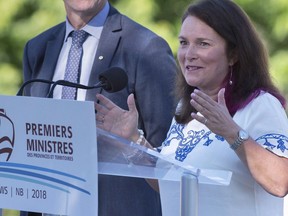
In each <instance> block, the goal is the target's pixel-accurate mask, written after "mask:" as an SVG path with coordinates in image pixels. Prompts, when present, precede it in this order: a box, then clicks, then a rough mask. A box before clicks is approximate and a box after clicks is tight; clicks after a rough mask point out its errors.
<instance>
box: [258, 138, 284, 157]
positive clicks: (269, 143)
mask: <svg viewBox="0 0 288 216" xmlns="http://www.w3.org/2000/svg"><path fill="white" fill-rule="evenodd" d="M261 140H262V142H261ZM255 141H256V142H258V141H260V143H263V146H266V147H267V148H268V149H270V150H273V149H274V148H276V149H280V151H281V152H283V153H284V152H285V151H287V150H288V148H287V147H286V145H285V143H288V137H287V136H284V135H282V134H275V133H271V134H265V135H263V136H260V137H259V138H257V139H256V140H255Z"/></svg>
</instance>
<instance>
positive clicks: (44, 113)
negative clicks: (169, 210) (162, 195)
mask: <svg viewBox="0 0 288 216" xmlns="http://www.w3.org/2000/svg"><path fill="white" fill-rule="evenodd" d="M0 101H1V104H2V105H1V107H0V121H1V125H0V126H1V130H0V134H1V137H5V138H4V139H2V140H1V143H0V144H1V145H2V146H3V145H4V144H5V145H6V146H5V147H3V148H2V147H1V146H0V147H1V148H2V150H3V149H4V150H3V151H4V154H3V152H2V153H1V154H0V156H1V157H0V159H1V158H2V159H1V160H0V176H1V191H2V192H1V193H0V215H1V208H4V209H5V208H7V209H16V210H22V211H36V212H48V213H52V214H60V215H63V214H64V215H65V214H66V215H69V216H74V215H79V212H81V214H82V213H83V211H82V209H85V210H90V211H91V212H88V213H85V212H84V215H85V214H86V215H97V203H98V202H97V193H98V192H97V184H96V183H97V181H98V179H97V174H104V175H114V176H126V177H136V178H145V179H158V180H167V181H177V182H181V189H182V190H181V212H179V214H180V215H181V216H188V215H189V216H196V215H197V213H198V185H199V184H213V185H219V186H220V185H221V186H223V185H224V186H225V185H229V183H230V180H231V176H232V173H231V172H229V171H225V170H206V169H198V168H195V167H193V166H191V165H190V164H186V163H183V162H179V161H177V160H174V159H173V158H169V157H165V156H163V155H161V154H160V153H158V152H157V151H155V150H152V149H148V148H146V147H144V146H141V145H138V144H136V143H133V142H130V141H129V140H126V139H124V138H122V137H119V136H117V135H114V134H112V133H109V132H107V131H104V130H102V129H99V128H97V127H96V124H95V113H94V103H93V102H87V101H85V102H84V101H64V100H52V99H46V98H32V97H16V96H0ZM19 107H21V112H20V111H19ZM67 107H69V110H67ZM51 110H53V112H51ZM79 110H81V112H79ZM79 122H80V123H79ZM83 124H85V126H87V127H85V129H83ZM3 128H4V129H3ZM43 128H46V129H45V130H46V132H44V131H45V130H44V129H43ZM58 128H60V129H59V131H60V132H59V131H58ZM44 133H45V136H44V135H43V134H44ZM58 133H59V136H57V134H58ZM72 135H73V136H72ZM1 137H0V139H1ZM43 139H44V141H43ZM55 140H56V141H55ZM40 141H41V143H42V144H43V143H46V147H47V148H46V149H45V148H44V147H43V149H38V148H36V147H35V145H36V142H40ZM42 141H43V142H42ZM34 142H35V143H34ZM49 142H50V143H51V142H52V143H54V144H55V143H57V145H58V147H57V148H55V149H54V151H52V150H51V149H49V148H50V147H51V146H50V147H49V144H48V143H49ZM59 143H60V144H59ZM32 144H33V145H32ZM34 144H35V145H34ZM96 144H97V145H96ZM55 145H56V144H55ZM40 146H41V145H39V146H38V147H40ZM83 146H84V148H83ZM34 147H35V148H34ZM60 147H61V148H60ZM50 150H51V151H50ZM55 151H57V152H56V153H55ZM35 152H36V153H35ZM64 153H65V154H66V155H65V154H64ZM63 154H64V155H63ZM3 155H4V156H5V157H6V159H5V160H3ZM83 155H85V156H84V157H83ZM75 167H76V168H75ZM91 170H94V171H95V172H91ZM32 192H34V193H35V194H34V195H35V196H36V198H37V199H35V197H34V199H32V197H31V196H32V195H31V193H32ZM63 200H64V201H63ZM71 201H73V202H71ZM63 202H64V203H65V206H64V207H63V204H62V203H63ZM35 203H36V204H35ZM47 203H49V205H47ZM71 203H72V204H71ZM75 203H76V204H75ZM80 203H81V206H82V208H81V209H80V210H79V209H78V208H77V204H79V206H80ZM58 209H59V210H58Z"/></svg>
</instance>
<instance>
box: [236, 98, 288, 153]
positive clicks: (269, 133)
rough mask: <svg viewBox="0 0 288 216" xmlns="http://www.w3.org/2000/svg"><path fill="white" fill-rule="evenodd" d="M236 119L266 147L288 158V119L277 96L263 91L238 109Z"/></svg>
mask: <svg viewBox="0 0 288 216" xmlns="http://www.w3.org/2000/svg"><path fill="white" fill-rule="evenodd" d="M234 120H235V121H236V122H237V123H239V125H240V126H241V127H243V129H245V130H247V131H248V133H249V135H250V136H251V137H252V138H253V139H254V140H255V141H256V142H257V143H259V144H260V145H262V146H263V147H264V148H266V149H267V150H269V151H271V152H273V153H275V154H277V155H279V156H282V157H286V158H288V120H287V115H286V112H285V110H284V108H283V107H282V105H281V103H280V102H279V101H278V99H277V98H275V97H274V96H272V95H271V94H269V93H262V94H261V95H260V96H258V97H257V98H255V99H254V100H253V101H252V102H251V103H250V104H248V105H247V106H246V107H245V108H244V109H242V110H240V111H238V112H237V113H236V114H235V116H234Z"/></svg>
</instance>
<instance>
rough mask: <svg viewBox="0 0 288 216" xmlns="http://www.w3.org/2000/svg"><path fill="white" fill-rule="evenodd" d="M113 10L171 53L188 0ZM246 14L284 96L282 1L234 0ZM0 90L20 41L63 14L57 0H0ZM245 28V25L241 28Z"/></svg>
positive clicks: (14, 83)
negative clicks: (143, 28) (148, 31)
mask: <svg viewBox="0 0 288 216" xmlns="http://www.w3.org/2000/svg"><path fill="white" fill-rule="evenodd" d="M110 2H111V3H112V4H113V5H114V6H115V7H116V8H118V10H119V11H120V12H122V13H124V14H126V15H127V16H129V17H131V18H132V19H134V20H136V21H138V22H139V23H141V24H143V25H144V26H146V27H148V28H150V29H152V30H153V31H155V32H156V33H157V34H159V35H161V36H162V37H163V38H164V39H166V40H167V41H168V43H169V45H170V46H171V48H172V50H173V53H174V54H176V52H177V46H178V39H177V35H178V32H179V28H180V18H181V16H182V13H183V11H184V9H185V8H186V7H187V5H188V4H189V3H191V2H192V1H191V0H111V1H110ZM235 2H236V3H238V4H239V5H240V6H241V7H242V8H243V9H244V10H245V11H246V12H247V14H248V15H249V16H250V17H251V19H252V21H253V22H254V23H255V25H256V27H257V29H258V31H259V32H260V34H261V36H262V38H263V40H264V41H265V44H266V46H267V48H268V50H269V53H270V68H271V73H272V76H273V78H274V79H275V82H276V84H277V86H279V87H280V89H281V90H282V92H283V93H285V95H286V98H287V99H288V76H287V75H288V1H287V0H265V1H263V0H235ZM0 14H1V18H0V94H2V95H15V94H16V92H17V90H18V88H19V86H20V85H21V83H22V53H23V48H24V45H25V43H26V42H27V41H28V40H29V39H30V38H32V37H34V36H36V35H37V34H39V33H41V32H42V31H44V30H46V29H48V28H49V27H51V26H53V25H55V24H57V23H59V22H61V21H63V20H65V11H64V6H63V1H62V0H9V1H6V0H0ZM243 31H245V29H243Z"/></svg>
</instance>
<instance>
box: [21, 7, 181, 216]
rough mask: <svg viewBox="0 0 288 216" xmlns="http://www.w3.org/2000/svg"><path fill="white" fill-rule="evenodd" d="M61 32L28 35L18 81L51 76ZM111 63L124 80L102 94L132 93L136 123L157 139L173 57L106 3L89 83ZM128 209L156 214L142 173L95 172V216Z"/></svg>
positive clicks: (123, 100)
mask: <svg viewBox="0 0 288 216" xmlns="http://www.w3.org/2000/svg"><path fill="white" fill-rule="evenodd" d="M64 35H65V23H64V22H63V23H61V24H59V25H57V26H55V27H52V28H51V29H49V30H47V31H45V32H44V33H42V34H40V35H38V36H36V37H35V38H33V39H31V40H30V41H28V43H27V44H26V46H25V51H24V58H23V67H24V81H27V80H30V79H36V78H39V79H40V78H41V79H48V80H52V79H53V74H54V71H55V67H56V63H57V59H58V56H59V53H60V50H61V47H62V44H63V41H64ZM99 56H103V59H102V60H101V58H99ZM112 66H119V67H122V68H124V69H125V71H126V72H127V75H128V77H129V81H128V82H129V83H128V85H127V88H125V89H124V90H121V91H120V92H116V93H112V94H109V93H106V92H105V91H103V92H102V94H104V95H105V96H107V97H108V98H110V99H111V100H112V101H114V102H115V103H116V104H117V105H119V106H120V107H122V108H124V109H127V97H128V95H129V94H130V93H134V94H135V97H136V101H137V107H138V111H139V127H141V128H142V129H143V130H144V132H145V137H146V138H147V140H149V142H150V143H151V144H153V145H154V146H155V147H156V146H159V145H161V143H162V141H163V140H164V139H165V135H166V132H167V131H168V128H169V126H170V123H171V120H172V116H173V113H174V102H173V98H172V96H171V91H172V89H173V86H174V76H175V73H176V63H175V61H174V58H173V55H172V53H171V50H170V48H169V46H168V44H167V43H166V41H164V40H163V39H162V38H161V37H159V36H157V35H156V34H154V33H153V32H151V31H150V30H148V29H146V28H144V27H143V26H141V25H139V24H137V23H136V22H134V21H132V20H131V19H129V18H128V17H126V16H124V15H122V14H120V13H119V12H118V11H117V10H116V9H115V8H113V7H112V6H111V7H110V11H109V15H108V17H107V20H106V22H105V25H104V27H103V31H102V35H101V38H100V41H99V46H98V49H97V53H96V56H95V60H94V63H93V67H92V72H91V76H90V79H89V85H93V84H95V83H97V82H98V81H99V80H98V75H99V73H101V72H103V71H105V70H106V69H108V68H109V67H112ZM48 90H49V86H48V85H47V84H41V83H35V84H33V85H29V86H27V87H26V88H25V94H26V95H29V96H35V97H46V95H47V93H48ZM97 92H99V89H95V90H89V91H88V92H87V96H86V100H90V101H94V100H95V95H96V93H97ZM51 112H53V111H52V110H51ZM132 215H133V216H154V215H155V216H160V215H161V205H160V199H159V194H158V193H156V192H155V191H154V190H153V189H151V187H150V186H149V185H148V184H147V183H146V181H145V180H144V179H140V178H128V177H117V176H105V175H99V216H132Z"/></svg>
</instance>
